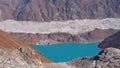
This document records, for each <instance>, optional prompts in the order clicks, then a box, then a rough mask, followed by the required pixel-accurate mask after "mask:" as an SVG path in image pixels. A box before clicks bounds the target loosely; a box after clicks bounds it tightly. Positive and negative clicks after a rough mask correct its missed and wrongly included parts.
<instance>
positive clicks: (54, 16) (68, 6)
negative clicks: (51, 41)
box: [0, 0, 120, 21]
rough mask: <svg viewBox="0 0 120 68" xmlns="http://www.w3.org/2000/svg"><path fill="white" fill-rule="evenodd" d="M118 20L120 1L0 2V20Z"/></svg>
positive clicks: (19, 0) (21, 0) (38, 0)
mask: <svg viewBox="0 0 120 68" xmlns="http://www.w3.org/2000/svg"><path fill="white" fill-rule="evenodd" d="M96 18H100V19H101V18H120V0H0V20H6V19H14V20H18V21H53V20H57V21H64V20H72V19H96Z"/></svg>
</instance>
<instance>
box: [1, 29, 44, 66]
mask: <svg viewBox="0 0 120 68" xmlns="http://www.w3.org/2000/svg"><path fill="white" fill-rule="evenodd" d="M42 58H43V56H42V55H41V54H40V53H38V52H37V51H35V50H34V49H32V48H31V47H30V46H28V45H25V44H23V43H22V42H20V41H18V40H16V39H15V38H13V37H12V36H11V35H9V34H8V33H6V32H3V31H1V30H0V67H1V68H8V67H9V68H42V63H43V61H42ZM44 62H45V61H44Z"/></svg>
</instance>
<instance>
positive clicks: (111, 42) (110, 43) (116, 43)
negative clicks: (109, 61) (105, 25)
mask: <svg viewBox="0 0 120 68" xmlns="http://www.w3.org/2000/svg"><path fill="white" fill-rule="evenodd" d="M108 47H113V48H118V49H120V31H119V32H117V33H115V34H113V35H112V36H110V37H108V38H106V39H105V40H104V41H103V42H102V43H101V44H100V45H99V48H103V49H104V48H108Z"/></svg>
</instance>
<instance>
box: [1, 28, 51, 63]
mask: <svg viewBox="0 0 120 68" xmlns="http://www.w3.org/2000/svg"><path fill="white" fill-rule="evenodd" d="M0 49H4V50H7V51H8V52H10V53H11V52H13V51H16V49H17V50H18V51H20V52H23V53H24V51H25V52H26V51H27V52H31V53H35V54H34V56H33V55H31V54H30V56H33V58H34V57H35V58H36V57H38V58H39V57H40V58H41V61H42V62H45V63H46V62H50V60H48V59H46V58H45V57H44V56H43V55H42V54H40V53H38V52H37V51H35V50H34V49H32V48H31V47H30V46H28V45H26V44H24V43H22V42H20V41H19V40H17V39H15V38H14V37H12V36H11V35H9V34H8V33H6V32H4V31H2V30H0ZM20 56H21V54H20ZM28 57H29V56H28Z"/></svg>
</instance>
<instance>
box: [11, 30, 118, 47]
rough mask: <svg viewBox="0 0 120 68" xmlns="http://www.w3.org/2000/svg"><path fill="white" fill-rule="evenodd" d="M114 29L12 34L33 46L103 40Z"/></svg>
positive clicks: (112, 32)
mask: <svg viewBox="0 0 120 68" xmlns="http://www.w3.org/2000/svg"><path fill="white" fill-rule="evenodd" d="M117 31H118V30H114V29H103V30H102V29H95V30H93V31H89V32H85V33H82V34H75V35H72V34H69V33H50V34H39V33H37V34H32V33H10V34H11V35H12V36H14V37H16V38H17V39H19V40H21V41H23V42H24V43H26V44H28V45H30V46H32V45H35V44H43V45H44V44H48V43H49V44H55V43H69V42H73V43H74V42H77V43H88V42H96V41H102V40H103V39H105V38H106V37H108V36H110V35H112V34H114V33H116V32H117Z"/></svg>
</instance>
